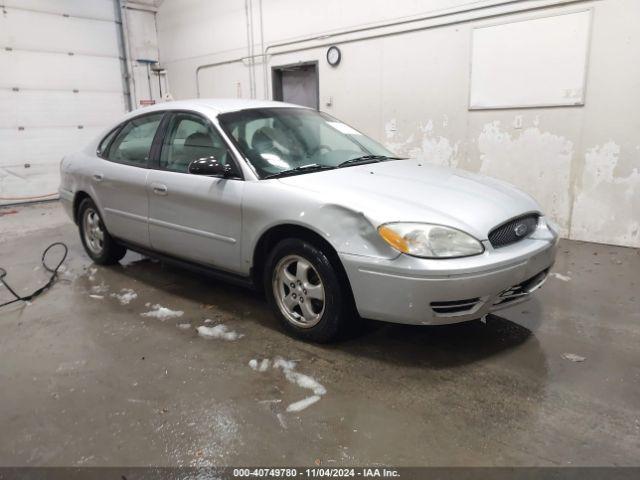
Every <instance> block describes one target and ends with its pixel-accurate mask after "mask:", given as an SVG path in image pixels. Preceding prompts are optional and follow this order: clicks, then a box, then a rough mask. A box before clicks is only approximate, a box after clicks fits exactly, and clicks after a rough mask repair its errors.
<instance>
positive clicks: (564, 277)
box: [551, 273, 571, 282]
mask: <svg viewBox="0 0 640 480" xmlns="http://www.w3.org/2000/svg"><path fill="white" fill-rule="evenodd" d="M551 276H552V277H554V278H557V279H558V280H562V281H563V282H568V281H569V280H571V277H569V276H567V275H562V274H561V273H552V274H551Z"/></svg>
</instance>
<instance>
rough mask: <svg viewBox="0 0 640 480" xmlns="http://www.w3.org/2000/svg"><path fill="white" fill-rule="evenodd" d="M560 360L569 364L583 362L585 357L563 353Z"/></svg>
mask: <svg viewBox="0 0 640 480" xmlns="http://www.w3.org/2000/svg"><path fill="white" fill-rule="evenodd" d="M562 358H564V359H565V360H569V361H571V362H584V361H585V360H586V358H585V357H582V356H580V355H576V354H575V353H563V354H562Z"/></svg>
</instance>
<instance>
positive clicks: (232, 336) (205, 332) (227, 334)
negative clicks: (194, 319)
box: [196, 324, 244, 341]
mask: <svg viewBox="0 0 640 480" xmlns="http://www.w3.org/2000/svg"><path fill="white" fill-rule="evenodd" d="M196 330H198V335H200V336H201V337H204V338H219V339H222V340H229V341H233V340H238V339H239V338H242V337H243V336H244V335H242V334H241V333H238V332H234V331H233V330H229V329H228V328H227V326H226V325H223V324H220V325H216V326H215V327H206V326H204V325H201V326H199V327H198V328H197V329H196Z"/></svg>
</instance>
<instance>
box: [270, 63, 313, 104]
mask: <svg viewBox="0 0 640 480" xmlns="http://www.w3.org/2000/svg"><path fill="white" fill-rule="evenodd" d="M309 66H313V67H314V68H315V70H316V110H320V69H319V68H318V67H319V65H318V61H317V60H311V61H307V62H296V63H288V64H286V65H275V66H273V67H271V95H272V98H273V99H274V100H276V101H278V102H282V101H283V96H282V73H283V71H284V70H287V69H294V68H300V67H309Z"/></svg>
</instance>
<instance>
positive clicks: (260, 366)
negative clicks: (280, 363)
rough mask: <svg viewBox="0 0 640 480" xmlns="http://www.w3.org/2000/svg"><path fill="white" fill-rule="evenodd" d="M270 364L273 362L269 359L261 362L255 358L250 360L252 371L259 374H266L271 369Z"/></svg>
mask: <svg viewBox="0 0 640 480" xmlns="http://www.w3.org/2000/svg"><path fill="white" fill-rule="evenodd" d="M270 364H271V360H269V359H268V358H264V359H263V360H262V361H261V362H258V360H256V359H255V358H253V359H251V360H249V366H250V367H251V369H252V370H255V371H257V372H266V371H267V370H268V369H269V365H270Z"/></svg>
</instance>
